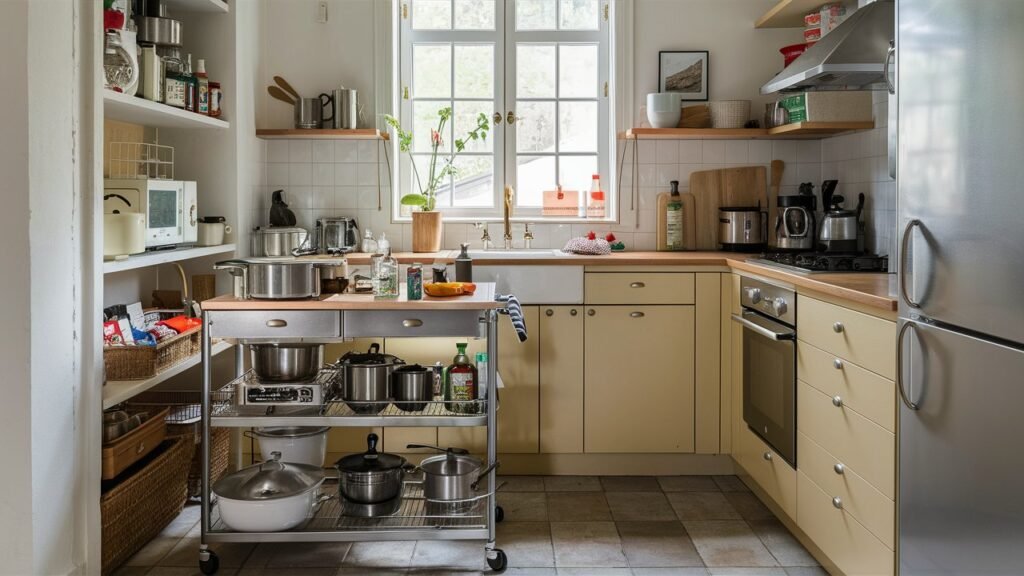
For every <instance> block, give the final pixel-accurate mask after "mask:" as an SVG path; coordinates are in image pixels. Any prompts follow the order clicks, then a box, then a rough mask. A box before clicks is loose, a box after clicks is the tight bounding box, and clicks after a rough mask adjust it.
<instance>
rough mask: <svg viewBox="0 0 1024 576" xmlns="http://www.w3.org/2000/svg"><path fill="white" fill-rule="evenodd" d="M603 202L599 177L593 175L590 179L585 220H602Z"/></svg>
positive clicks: (603, 212) (598, 175)
mask: <svg viewBox="0 0 1024 576" xmlns="http://www.w3.org/2000/svg"><path fill="white" fill-rule="evenodd" d="M604 215H605V200H604V191H603V190H601V175H600V174H594V176H593V178H591V184H590V194H589V195H587V218H604Z"/></svg>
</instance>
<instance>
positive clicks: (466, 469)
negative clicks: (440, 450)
mask: <svg viewBox="0 0 1024 576" xmlns="http://www.w3.org/2000/svg"><path fill="white" fill-rule="evenodd" d="M482 466H483V462H481V461H480V460H479V459H477V458H474V457H473V456H467V455H465V454H451V453H449V454H441V455H440V456H431V457H430V458H425V459H424V460H423V461H422V462H420V469H421V470H423V471H424V472H426V473H427V474H432V475H435V476H464V475H466V474H470V473H472V472H476V471H478V470H480V468H481V467H482Z"/></svg>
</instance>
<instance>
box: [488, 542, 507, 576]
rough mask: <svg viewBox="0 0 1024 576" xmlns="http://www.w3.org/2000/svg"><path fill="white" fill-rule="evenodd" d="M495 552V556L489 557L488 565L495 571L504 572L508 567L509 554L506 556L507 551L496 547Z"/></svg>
mask: <svg viewBox="0 0 1024 576" xmlns="http://www.w3.org/2000/svg"><path fill="white" fill-rule="evenodd" d="M494 552H495V553H496V554H497V556H495V557H494V558H488V559H487V565H488V566H490V567H491V570H494V571H495V572H504V571H505V568H508V556H506V555H505V551H504V550H501V549H500V548H495V549H494Z"/></svg>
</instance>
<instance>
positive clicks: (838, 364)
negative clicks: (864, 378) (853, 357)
mask: <svg viewBox="0 0 1024 576" xmlns="http://www.w3.org/2000/svg"><path fill="white" fill-rule="evenodd" d="M832 367H833V368H835V369H836V370H842V369H843V361H842V360H840V359H839V358H836V359H835V360H833V361H832Z"/></svg>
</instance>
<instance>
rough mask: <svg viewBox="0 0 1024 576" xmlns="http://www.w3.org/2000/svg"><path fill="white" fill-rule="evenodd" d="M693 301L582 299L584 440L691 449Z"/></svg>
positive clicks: (614, 447)
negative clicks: (590, 302) (594, 302)
mask: <svg viewBox="0 0 1024 576" xmlns="http://www.w3.org/2000/svg"><path fill="white" fill-rule="evenodd" d="M694 323H695V318H694V309H693V306H588V307H587V316H586V319H585V320H584V350H585V352H584V354H585V362H584V365H585V372H584V378H585V383H584V388H585V391H586V394H585V399H584V447H585V450H586V451H587V452H597V453H601V452H603V453H627V452H648V453H670V452H680V453H687V452H693V449H694V441H693V436H694Z"/></svg>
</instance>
